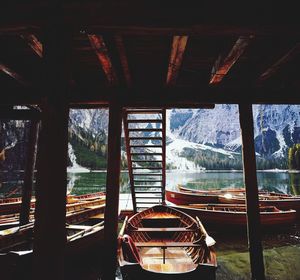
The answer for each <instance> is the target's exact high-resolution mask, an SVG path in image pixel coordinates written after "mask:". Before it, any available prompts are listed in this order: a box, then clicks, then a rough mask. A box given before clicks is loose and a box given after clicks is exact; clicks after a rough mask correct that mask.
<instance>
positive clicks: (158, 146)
mask: <svg viewBox="0 0 300 280" xmlns="http://www.w3.org/2000/svg"><path fill="white" fill-rule="evenodd" d="M129 147H130V148H162V147H163V146H162V145H130V146H129Z"/></svg>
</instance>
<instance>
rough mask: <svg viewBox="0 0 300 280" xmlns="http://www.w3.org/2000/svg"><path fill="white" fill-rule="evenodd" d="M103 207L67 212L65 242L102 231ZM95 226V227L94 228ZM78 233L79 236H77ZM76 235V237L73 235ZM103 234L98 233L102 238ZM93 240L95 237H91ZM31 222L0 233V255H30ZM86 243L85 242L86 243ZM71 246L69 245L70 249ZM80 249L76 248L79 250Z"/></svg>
mask: <svg viewBox="0 0 300 280" xmlns="http://www.w3.org/2000/svg"><path fill="white" fill-rule="evenodd" d="M104 209H105V205H101V206H97V207H91V208H87V209H81V210H76V211H71V212H68V213H67V215H66V229H67V235H68V236H67V240H68V241H75V240H77V239H79V238H80V237H83V236H87V235H86V234H87V233H89V234H88V235H90V234H91V233H93V232H95V231H96V230H97V231H98V230H100V229H101V230H102V229H103V223H102V221H103V217H102V215H101V214H103V212H104ZM85 224H88V225H85ZM95 225H96V226H95ZM79 232H80V234H79ZM75 234H76V235H75ZM102 234H103V233H101V234H100V233H99V235H101V236H102ZM93 238H95V237H93ZM32 239H33V222H31V223H29V224H26V225H24V226H17V227H13V228H9V229H5V230H1V231H0V254H2V257H3V255H6V254H10V255H11V254H12V252H14V254H17V255H19V256H23V255H25V254H29V253H30V254H31V253H32V250H31V249H32ZM86 242H87V241H85V243H86ZM72 246H73V245H70V248H71V247H72ZM80 249H82V248H78V250H80ZM72 250H74V249H72Z"/></svg>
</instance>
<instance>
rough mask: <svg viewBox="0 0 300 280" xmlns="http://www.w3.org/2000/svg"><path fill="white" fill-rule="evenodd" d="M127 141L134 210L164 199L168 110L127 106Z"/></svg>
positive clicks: (125, 125)
mask: <svg viewBox="0 0 300 280" xmlns="http://www.w3.org/2000/svg"><path fill="white" fill-rule="evenodd" d="M123 121H124V131H125V144H126V152H127V160H128V173H129V178H130V188H131V194H132V204H133V210H134V212H135V213H136V212H139V211H141V210H143V209H145V208H148V207H151V206H153V205H156V204H164V202H165V185H166V172H165V171H166V110H165V109H162V108H158V109H157V108H156V109H138V108H134V109H129V108H127V109H124V111H123Z"/></svg>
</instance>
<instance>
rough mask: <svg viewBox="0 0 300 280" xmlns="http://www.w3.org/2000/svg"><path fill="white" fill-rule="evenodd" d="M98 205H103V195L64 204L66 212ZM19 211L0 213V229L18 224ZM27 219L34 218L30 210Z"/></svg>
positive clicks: (31, 219)
mask: <svg viewBox="0 0 300 280" xmlns="http://www.w3.org/2000/svg"><path fill="white" fill-rule="evenodd" d="M98 206H101V207H104V206H105V197H94V198H93V199H88V200H76V201H74V200H73V203H69V204H67V205H66V212H67V213H74V212H76V211H79V210H82V209H88V208H93V207H94V208H97V207H98ZM19 217H20V214H19V213H14V214H7V215H0V230H3V229H6V228H9V227H15V226H18V224H19ZM29 220H30V221H31V222H33V220H34V211H31V214H30V217H29Z"/></svg>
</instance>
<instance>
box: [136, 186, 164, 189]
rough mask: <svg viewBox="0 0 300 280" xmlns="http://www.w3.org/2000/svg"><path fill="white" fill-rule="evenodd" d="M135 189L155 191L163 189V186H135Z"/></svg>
mask: <svg viewBox="0 0 300 280" xmlns="http://www.w3.org/2000/svg"><path fill="white" fill-rule="evenodd" d="M134 188H135V189H136V188H140V189H150V188H153V189H161V188H162V186H154V185H134Z"/></svg>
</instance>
